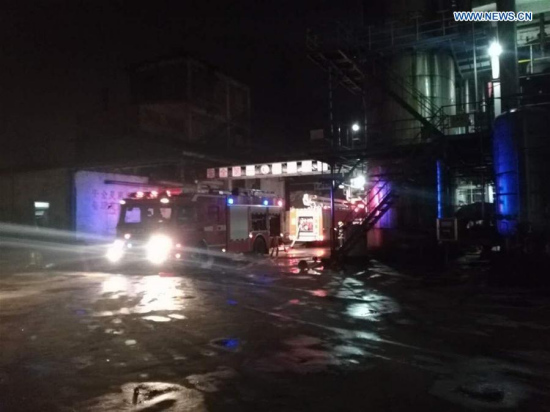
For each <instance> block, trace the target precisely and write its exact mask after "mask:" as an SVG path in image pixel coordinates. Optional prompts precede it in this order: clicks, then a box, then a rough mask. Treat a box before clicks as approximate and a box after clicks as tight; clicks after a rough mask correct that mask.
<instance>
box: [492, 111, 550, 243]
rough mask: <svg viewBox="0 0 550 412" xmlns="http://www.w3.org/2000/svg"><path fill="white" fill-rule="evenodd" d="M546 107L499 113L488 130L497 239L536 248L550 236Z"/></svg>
mask: <svg viewBox="0 0 550 412" xmlns="http://www.w3.org/2000/svg"><path fill="white" fill-rule="evenodd" d="M549 157H550V107H549V106H548V105H543V106H531V107H529V106H527V107H522V108H520V109H517V110H513V111H509V112H506V113H503V114H502V115H500V116H499V117H498V118H497V119H496V120H495V124H494V129H493V164H494V172H495V195H496V199H495V200H496V202H495V203H496V211H495V212H496V219H497V222H496V224H497V230H498V232H499V234H500V235H502V236H504V237H505V238H507V239H510V240H512V241H516V242H511V243H516V244H518V245H519V244H520V243H522V242H524V241H525V239H526V237H531V238H532V239H538V241H535V243H537V242H538V243H539V246H541V245H543V244H544V243H545V242H546V243H547V242H548V241H549V236H550V183H549V181H550V162H548V158H549Z"/></svg>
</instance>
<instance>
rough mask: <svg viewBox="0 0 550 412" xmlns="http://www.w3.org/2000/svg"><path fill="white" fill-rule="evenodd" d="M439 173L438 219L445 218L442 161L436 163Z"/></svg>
mask: <svg viewBox="0 0 550 412" xmlns="http://www.w3.org/2000/svg"><path fill="white" fill-rule="evenodd" d="M435 166H436V168H437V169H436V170H437V171H436V173H437V218H438V219H441V218H442V217H443V180H442V176H441V160H438V161H437V162H436V163H435Z"/></svg>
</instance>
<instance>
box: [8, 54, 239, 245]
mask: <svg viewBox="0 0 550 412" xmlns="http://www.w3.org/2000/svg"><path fill="white" fill-rule="evenodd" d="M127 83H128V84H129V85H130V87H129V89H128V93H127V94H128V95H127V96H126V99H123V101H124V102H123V103H120V104H114V103H113V102H111V101H109V99H108V96H107V95H106V97H105V102H104V103H105V105H104V107H103V110H101V111H99V112H92V113H85V114H83V115H82V116H81V117H80V119H79V121H78V125H79V127H78V130H77V134H76V136H75V138H74V139H72V141H73V144H74V150H71V152H73V153H74V156H73V157H71V158H67V159H64V160H63V161H62V162H56V163H48V162H47V160H46V159H44V161H43V163H42V164H36V163H34V164H32V165H27V164H25V163H22V164H17V165H14V166H12V167H10V168H6V169H4V170H0V188H1V189H2V193H3V195H2V199H1V201H0V221H2V222H10V223H17V224H24V225H31V226H38V227H49V228H56V229H63V230H75V231H77V232H79V233H81V234H82V235H86V234H88V235H90V236H96V237H97V238H98V239H101V238H105V237H107V238H108V237H109V236H113V235H114V232H115V226H116V222H117V218H118V210H119V203H118V202H119V200H120V199H121V198H123V197H125V196H127V195H128V193H130V192H133V191H136V190H146V189H149V190H151V189H152V188H153V189H154V188H157V187H160V186H162V187H173V186H182V185H183V184H185V183H188V184H191V185H192V184H194V183H195V181H196V180H200V179H204V177H205V173H204V170H205V168H206V167H207V166H211V165H212V164H216V162H218V163H221V164H223V163H226V162H227V161H228V160H227V159H232V157H231V156H232V154H234V153H238V154H239V155H243V154H245V153H247V151H248V150H249V147H250V90H249V88H248V86H247V85H245V84H243V83H241V82H239V81H237V80H235V79H233V78H232V77H231V76H229V75H227V74H225V73H223V72H222V71H221V70H219V69H217V68H215V67H213V66H211V65H209V64H207V63H205V62H203V61H201V60H199V59H196V58H193V57H191V56H189V55H186V54H178V55H177V56H170V57H166V58H160V59H156V60H153V61H148V62H143V63H140V64H138V65H135V66H133V67H131V68H129V69H128V78H127ZM216 156H220V157H221V159H222V160H218V161H217V160H216V159H217V158H216Z"/></svg>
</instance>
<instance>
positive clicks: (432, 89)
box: [382, 52, 457, 143]
mask: <svg viewBox="0 0 550 412" xmlns="http://www.w3.org/2000/svg"><path fill="white" fill-rule="evenodd" d="M389 70H391V72H392V73H394V74H395V75H397V76H399V78H401V79H402V81H403V82H404V83H405V84H406V85H407V87H406V88H408V89H409V90H412V91H415V92H418V93H419V94H420V95H422V96H424V98H422V99H417V98H415V96H413V95H411V93H408V92H407V91H406V90H405V88H403V87H401V86H399V85H397V84H393V82H392V80H391V76H389V77H388V82H390V84H389V85H388V86H389V88H391V89H392V90H393V91H394V92H395V93H397V94H398V95H399V96H400V97H401V98H402V99H403V100H405V101H406V102H407V104H409V105H410V106H411V107H413V108H414V109H415V110H416V111H417V112H418V113H420V114H421V115H422V116H423V117H425V118H428V119H430V118H431V117H432V116H433V115H434V114H435V113H436V112H437V111H438V109H439V108H441V107H444V106H449V107H445V108H444V112H445V114H447V115H453V114H455V112H456V107H455V106H454V105H456V103H457V100H456V85H455V80H456V79H455V65H454V61H453V58H452V56H451V55H448V54H446V53H444V52H415V53H408V54H404V55H400V56H396V57H394V58H393V59H392V61H391V62H390V63H389ZM382 117H383V120H382V122H383V123H384V124H387V125H391V128H392V130H391V133H390V135H391V139H392V140H393V141H394V142H395V143H409V142H411V141H412V140H414V139H419V137H420V130H421V126H422V125H421V123H420V122H418V121H417V120H405V119H412V115H411V114H410V113H409V112H408V111H406V110H405V109H404V108H403V107H402V106H401V105H400V104H399V103H397V102H396V101H395V100H394V99H393V98H391V97H389V96H388V98H387V99H386V102H385V105H384V109H383V114H382ZM432 122H434V123H437V121H436V120H435V119H434V120H432ZM418 142H419V141H418Z"/></svg>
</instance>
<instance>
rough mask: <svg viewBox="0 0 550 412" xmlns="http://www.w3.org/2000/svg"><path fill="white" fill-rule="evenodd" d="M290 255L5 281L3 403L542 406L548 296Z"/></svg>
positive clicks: (548, 395)
mask: <svg viewBox="0 0 550 412" xmlns="http://www.w3.org/2000/svg"><path fill="white" fill-rule="evenodd" d="M315 253H318V251H315V250H310V251H308V252H307V254H308V255H310V256H309V257H311V255H312V254H315ZM296 264H297V260H296V259H295V258H289V257H287V256H283V257H280V258H279V259H278V260H269V259H265V260H260V261H253V262H250V263H246V262H240V263H238V264H234V263H231V262H227V263H226V264H225V265H224V266H216V267H213V268H211V269H193V268H184V269H182V270H181V271H179V272H174V273H172V272H170V273H162V274H160V275H159V274H158V273H155V272H154V271H153V270H151V269H145V268H143V269H140V270H132V271H127V272H126V273H124V274H110V273H106V272H105V271H94V270H93V268H89V269H90V270H89V271H87V272H83V271H76V270H75V271H72V270H71V271H57V270H52V269H50V270H48V271H37V272H30V273H29V272H27V273H13V274H4V275H2V276H1V277H0V411H2V412H8V411H9V412H11V411H186V412H187V411H311V410H316V411H364V410H370V411H412V410H418V411H438V412H440V411H464V410H484V409H510V410H518V411H535V410H536V411H544V410H550V389H549V388H550V386H549V385H550V349H549V348H550V322H549V321H548V320H549V319H550V317H549V315H550V306H549V305H548V302H549V300H548V299H547V298H546V297H545V296H544V295H543V294H536V293H535V294H533V292H530V293H528V292H526V291H523V292H520V291H510V290H508V291H506V292H504V291H502V290H489V289H486V288H481V287H477V286H475V287H474V286H468V285H467V284H466V285H455V284H453V285H445V284H444V283H443V284H438V285H437V286H435V285H433V284H426V283H424V282H421V281H419V280H416V279H414V278H409V277H407V276H403V275H401V274H400V273H397V272H395V271H392V270H391V269H390V268H388V267H386V266H383V265H381V264H379V263H375V262H374V263H372V264H371V266H370V267H368V268H367V269H366V270H361V271H348V272H347V273H329V272H322V271H320V270H319V271H318V270H309V271H308V272H307V273H296V272H297V270H296V269H295V266H296ZM310 264H311V262H310ZM96 269H97V268H96Z"/></svg>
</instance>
